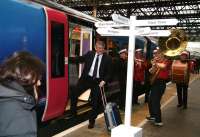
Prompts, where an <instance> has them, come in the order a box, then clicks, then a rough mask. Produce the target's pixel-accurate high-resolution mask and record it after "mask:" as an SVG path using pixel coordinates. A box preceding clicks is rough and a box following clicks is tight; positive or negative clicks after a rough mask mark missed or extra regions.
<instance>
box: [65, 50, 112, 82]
mask: <svg viewBox="0 0 200 137" xmlns="http://www.w3.org/2000/svg"><path fill="white" fill-rule="evenodd" d="M95 53H96V52H95V51H88V52H87V53H86V54H85V55H83V56H79V57H70V58H69V62H72V63H84V68H83V72H82V74H81V78H80V79H85V78H87V77H88V74H89V71H90V68H91V66H92V62H93V59H94V57H95ZM111 64H112V59H111V57H110V56H109V55H107V54H106V53H104V54H103V56H102V59H101V64H100V67H99V77H100V80H103V81H105V82H108V81H109V80H110V76H111V66H112V65H111Z"/></svg>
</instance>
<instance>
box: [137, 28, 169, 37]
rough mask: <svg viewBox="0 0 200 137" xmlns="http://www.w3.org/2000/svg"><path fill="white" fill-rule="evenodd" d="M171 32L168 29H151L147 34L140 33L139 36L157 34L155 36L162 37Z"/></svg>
mask: <svg viewBox="0 0 200 137" xmlns="http://www.w3.org/2000/svg"><path fill="white" fill-rule="evenodd" d="M170 34H171V32H170V31H169V30H151V31H150V32H149V33H147V34H144V35H143V34H141V36H157V37H164V36H169V35H170Z"/></svg>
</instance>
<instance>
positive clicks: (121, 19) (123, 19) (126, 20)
mask: <svg viewBox="0 0 200 137" xmlns="http://www.w3.org/2000/svg"><path fill="white" fill-rule="evenodd" d="M112 19H113V21H114V22H118V23H123V24H129V22H130V19H129V18H126V17H124V16H121V15H119V14H115V13H114V14H112Z"/></svg>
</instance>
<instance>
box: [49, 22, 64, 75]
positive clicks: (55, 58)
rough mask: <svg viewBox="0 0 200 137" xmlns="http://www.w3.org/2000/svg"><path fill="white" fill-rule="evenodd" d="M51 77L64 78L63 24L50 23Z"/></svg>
mask: <svg viewBox="0 0 200 137" xmlns="http://www.w3.org/2000/svg"><path fill="white" fill-rule="evenodd" d="M51 62H52V63H51V76H52V77H54V78H57V77H64V75H65V74H64V73H65V72H64V66H65V64H64V24H63V23H58V22H54V21H52V22H51Z"/></svg>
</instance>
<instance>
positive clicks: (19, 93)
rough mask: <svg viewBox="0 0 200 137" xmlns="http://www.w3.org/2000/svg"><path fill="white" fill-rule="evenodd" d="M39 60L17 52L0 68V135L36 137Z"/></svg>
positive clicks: (40, 72)
mask: <svg viewBox="0 0 200 137" xmlns="http://www.w3.org/2000/svg"><path fill="white" fill-rule="evenodd" d="M43 70H44V65H43V63H42V62H41V61H40V60H39V59H38V58H36V57H34V56H33V55H31V54H30V53H28V52H25V51H20V52H16V53H14V54H13V55H12V56H10V57H9V58H8V59H6V60H5V61H4V62H3V64H2V65H1V68H0V110H1V111H0V136H6V137H7V136H12V137H36V136H37V122H36V121H37V120H36V112H35V104H36V101H37V98H38V94H37V90H36V89H37V86H38V85H39V84H40V78H41V76H42V72H43Z"/></svg>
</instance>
